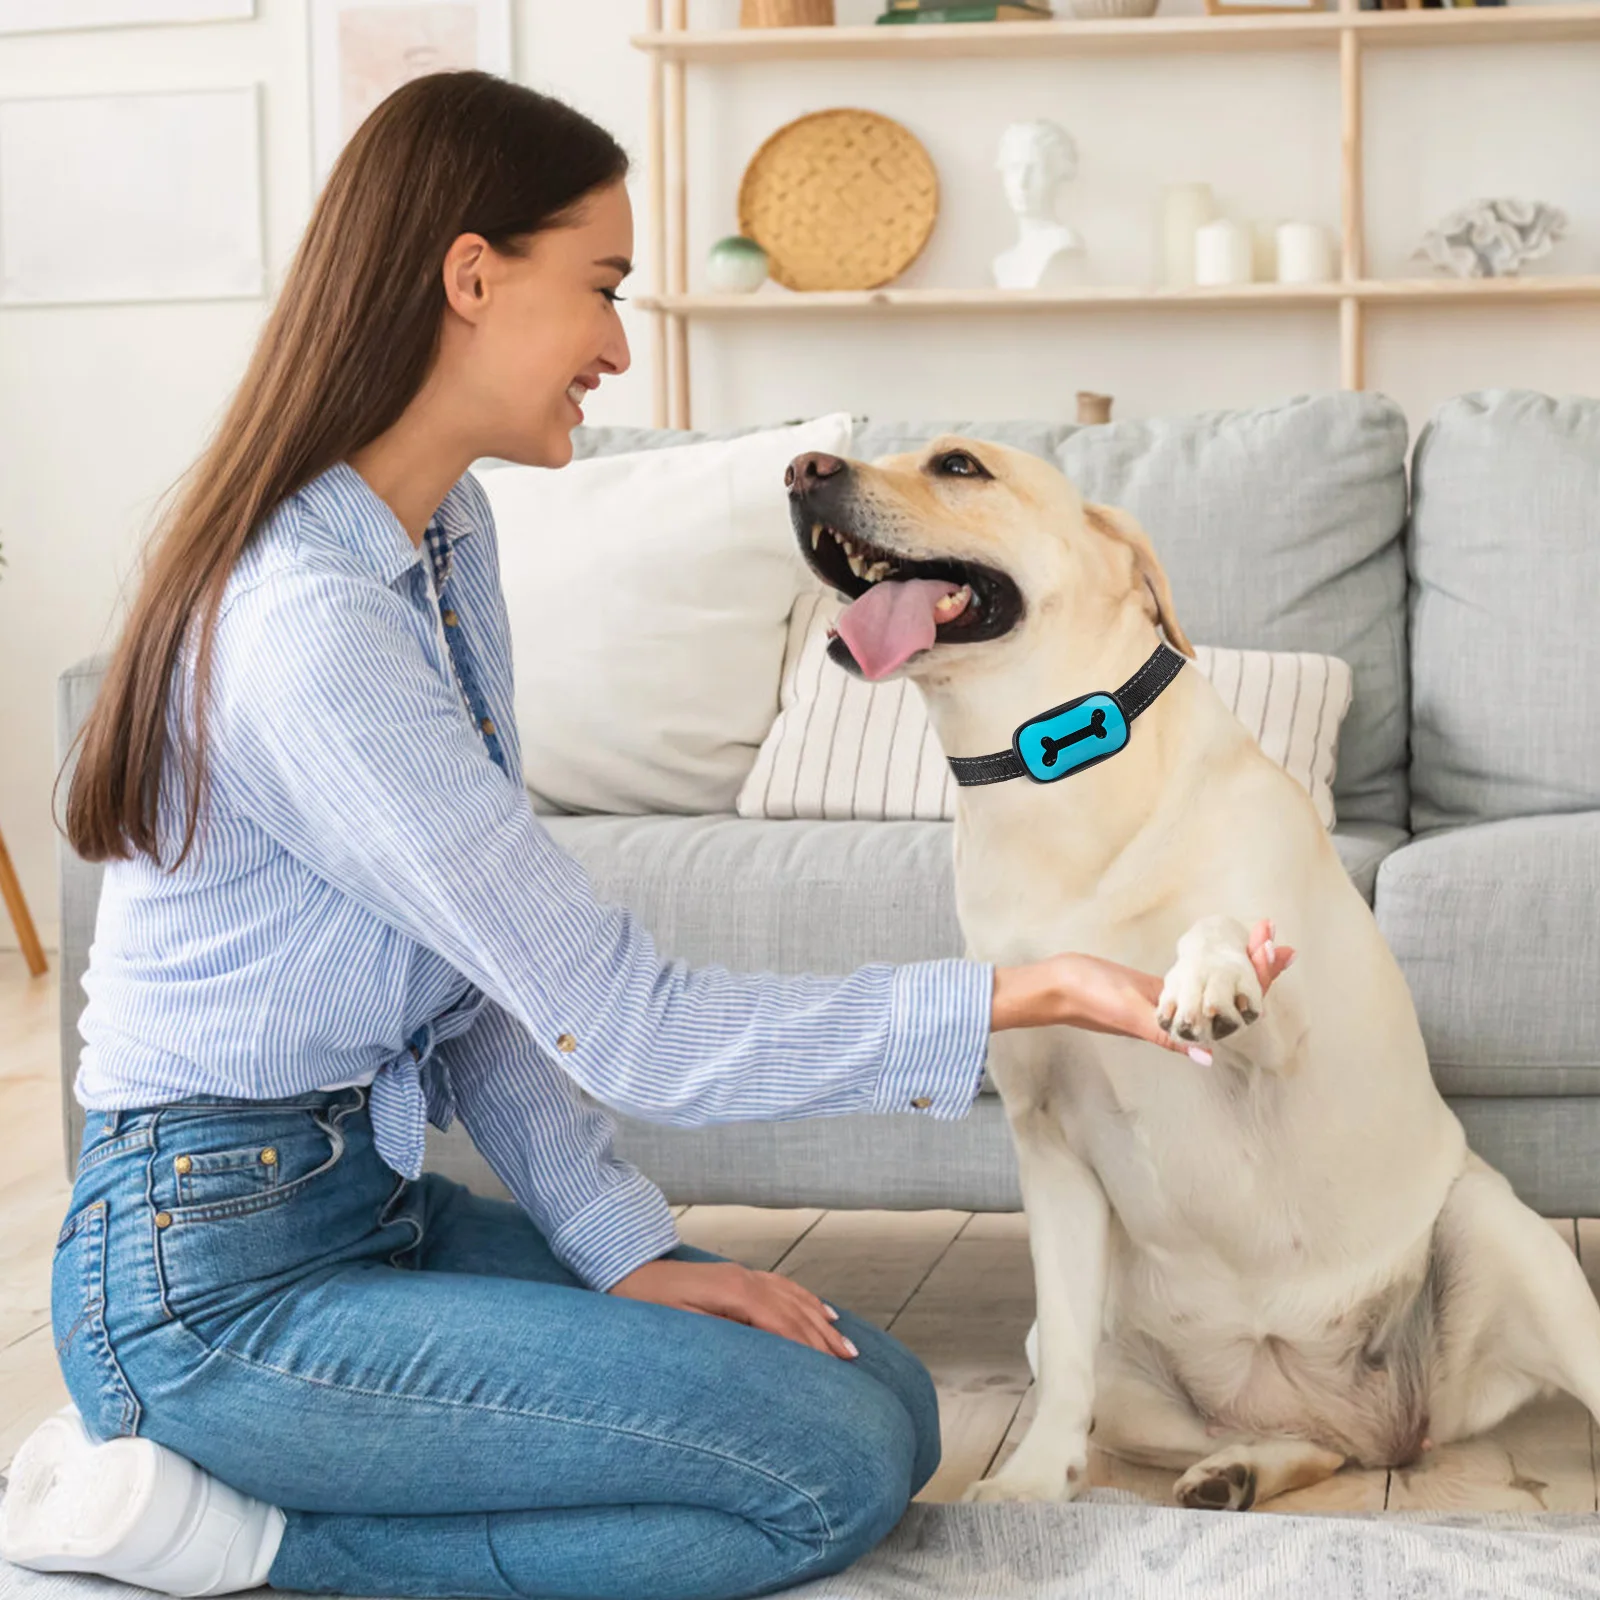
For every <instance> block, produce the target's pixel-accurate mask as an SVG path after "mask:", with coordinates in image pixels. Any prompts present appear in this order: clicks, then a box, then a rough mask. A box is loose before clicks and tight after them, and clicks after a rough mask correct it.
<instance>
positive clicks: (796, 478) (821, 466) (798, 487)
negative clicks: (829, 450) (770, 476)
mask: <svg viewBox="0 0 1600 1600" xmlns="http://www.w3.org/2000/svg"><path fill="white" fill-rule="evenodd" d="M845 466H846V463H845V462H844V461H842V460H841V459H840V458H839V457H838V456H830V455H825V454H824V453H823V452H822V451H821V450H808V451H806V453H805V454H804V455H803V456H796V457H795V458H794V460H793V461H791V462H790V463H789V465H788V466H787V467H785V468H784V470H783V482H784V487H785V488H787V489H788V491H789V493H790V494H792V495H799V494H804V493H805V492H806V490H807V489H809V488H811V487H813V485H815V484H816V483H818V482H819V481H820V480H821V479H823V478H831V477H833V476H834V475H835V474H836V473H840V472H843V471H844V469H845Z"/></svg>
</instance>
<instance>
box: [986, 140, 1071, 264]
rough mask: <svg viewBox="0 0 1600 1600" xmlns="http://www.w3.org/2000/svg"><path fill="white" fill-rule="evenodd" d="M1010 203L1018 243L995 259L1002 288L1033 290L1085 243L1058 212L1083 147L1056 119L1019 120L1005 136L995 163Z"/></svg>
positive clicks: (1007, 201) (1007, 200) (994, 262)
mask: <svg viewBox="0 0 1600 1600" xmlns="http://www.w3.org/2000/svg"><path fill="white" fill-rule="evenodd" d="M995 165H996V167H997V168H998V169H999V172H1000V177H1001V181H1002V182H1003V183H1004V185H1005V191H1006V203H1007V204H1008V205H1009V206H1010V207H1011V209H1012V210H1013V211H1014V212H1015V213H1016V216H1017V229H1018V232H1017V242H1016V243H1015V244H1014V245H1012V247H1011V248H1010V249H1009V250H1005V251H1002V252H1001V253H1000V254H999V255H997V256H996V257H995V258H994V261H993V262H992V263H991V265H992V268H993V271H994V281H995V282H996V283H997V284H998V285H999V286H1000V287H1001V288H1002V289H1034V288H1037V287H1038V286H1039V284H1040V283H1042V282H1043V281H1044V277H1045V274H1046V272H1047V271H1048V270H1049V268H1050V266H1051V264H1052V263H1053V262H1055V261H1056V260H1057V258H1058V257H1060V256H1063V255H1066V254H1068V253H1070V252H1075V251H1079V250H1081V249H1082V248H1083V241H1082V240H1081V239H1080V238H1079V237H1078V235H1077V234H1076V233H1074V232H1073V231H1072V229H1071V228H1069V227H1067V226H1066V224H1065V223H1063V222H1061V221H1060V220H1059V219H1058V218H1057V216H1056V196H1057V194H1058V193H1059V191H1060V189H1061V186H1062V185H1063V184H1064V183H1067V182H1068V181H1070V180H1071V179H1072V178H1074V177H1076V176H1077V172H1078V149H1077V146H1076V145H1075V144H1073V142H1072V135H1071V134H1070V133H1068V132H1067V130H1066V129H1065V128H1063V127H1061V126H1059V125H1058V124H1056V123H1054V122H1014V123H1013V124H1012V125H1011V126H1010V127H1009V128H1007V129H1006V131H1005V132H1004V133H1003V134H1002V135H1001V136H1000V153H999V156H998V158H997V159H996V162H995Z"/></svg>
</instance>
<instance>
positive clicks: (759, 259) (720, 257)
mask: <svg viewBox="0 0 1600 1600" xmlns="http://www.w3.org/2000/svg"><path fill="white" fill-rule="evenodd" d="M706 281H707V282H708V283H709V284H710V285H711V288H712V290H713V292H714V293H717V294H750V293H752V292H753V291H755V290H757V289H759V288H760V287H761V285H762V284H763V283H765V282H766V281H767V252H766V251H765V250H763V249H762V248H761V246H760V245H758V244H757V243H756V242H755V240H754V239H747V238H745V237H744V235H743V234H740V233H731V234H729V235H728V237H727V238H726V239H718V240H717V242H716V243H715V244H714V245H712V247H711V254H710V255H709V256H708V257H707V258H706Z"/></svg>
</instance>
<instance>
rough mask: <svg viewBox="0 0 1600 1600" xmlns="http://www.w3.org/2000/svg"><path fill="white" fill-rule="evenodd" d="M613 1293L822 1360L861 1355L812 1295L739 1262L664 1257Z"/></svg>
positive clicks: (636, 1272)
mask: <svg viewBox="0 0 1600 1600" xmlns="http://www.w3.org/2000/svg"><path fill="white" fill-rule="evenodd" d="M610 1292H611V1293H612V1294H616V1295H621V1296H623V1298H625V1299H628V1300H650V1301H654V1303H655V1304H656V1305H658V1306H676V1307H677V1309H678V1310H680V1311H697V1312H699V1313H700V1314H701V1315H702V1316H708V1317H726V1318H727V1319H728V1321H730V1322H743V1323H745V1324H746V1325H747V1326H749V1327H752V1328H764V1329H765V1330H766V1331H767V1332H768V1333H776V1334H781V1335H782V1336H783V1337H784V1338H785V1339H793V1340H794V1341H795V1343H796V1344H805V1345H810V1346H811V1348H812V1349H813V1350H820V1351H821V1352H822V1353H823V1354H824V1355H829V1356H841V1357H843V1358H844V1359H845V1360H849V1359H851V1358H852V1357H853V1356H855V1355H856V1354H857V1351H856V1347H855V1346H854V1345H853V1344H852V1343H851V1342H850V1341H849V1340H848V1339H847V1338H845V1336H844V1335H843V1334H842V1333H840V1332H839V1330H838V1329H837V1328H835V1327H834V1325H833V1320H834V1315H835V1313H834V1312H833V1311H832V1309H831V1308H830V1307H828V1306H826V1305H824V1304H823V1302H822V1301H820V1300H819V1299H818V1298H817V1297H816V1296H815V1295H814V1294H812V1292H811V1291H810V1290H809V1289H802V1288H801V1287H800V1285H799V1284H798V1283H794V1282H792V1281H791V1280H790V1279H788V1278H785V1277H782V1276H781V1275H780V1274H778V1273H776V1272H757V1271H756V1270H755V1269H754V1268H752V1267H743V1266H740V1265H739V1263H738V1262H736V1261H675V1260H674V1259H673V1258H672V1257H670V1256H662V1257H660V1258H659V1259H657V1260H655V1261H647V1262H645V1264H644V1265H643V1266H642V1267H635V1268H634V1270H633V1271H632V1272H630V1273H629V1274H628V1275H627V1277H625V1278H623V1279H621V1280H620V1281H618V1282H617V1283H614V1284H612V1286H611V1290H610Z"/></svg>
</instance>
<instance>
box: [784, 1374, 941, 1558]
mask: <svg viewBox="0 0 1600 1600" xmlns="http://www.w3.org/2000/svg"><path fill="white" fill-rule="evenodd" d="M849 1390H850V1392H848V1393H846V1394H843V1395H841V1401H840V1404H839V1406H838V1407H837V1408H836V1410H835V1411H834V1413H833V1415H832V1416H830V1417H829V1418H828V1419H827V1420H826V1423H825V1424H824V1426H823V1428H821V1429H819V1430H818V1444H817V1449H816V1452H815V1455H814V1456H813V1458H812V1459H810V1460H809V1461H804V1462H797V1463H796V1466H795V1474H794V1476H795V1480H796V1481H797V1482H798V1483H800V1484H804V1485H808V1486H809V1489H808V1492H809V1494H810V1497H811V1498H812V1499H813V1500H814V1501H815V1503H816V1506H817V1508H818V1510H819V1511H820V1513H821V1518H820V1520H821V1524H822V1527H821V1530H820V1532H821V1537H820V1539H819V1541H818V1548H817V1551H816V1554H815V1555H814V1557H813V1558H812V1563H811V1565H809V1566H808V1567H807V1569H806V1570H807V1573H808V1574H814V1575H817V1576H820V1575H822V1574H824V1573H829V1572H837V1571H840V1570H841V1569H842V1568H844V1567H847V1566H849V1565H850V1563H851V1562H853V1561H855V1560H857V1559H859V1558H860V1557H861V1556H863V1555H865V1554H866V1553H867V1551H869V1550H871V1549H873V1548H874V1547H875V1546H876V1545H878V1544H879V1543H880V1542H881V1541H882V1540H883V1539H884V1537H885V1536H886V1535H887V1534H888V1533H889V1531H890V1530H891V1529H892V1528H893V1527H894V1525H895V1524H896V1523H897V1522H898V1521H899V1520H900V1518H901V1517H902V1516H903V1515H904V1514H905V1509H906V1506H907V1505H908V1504H909V1503H910V1500H911V1497H912V1495H913V1494H914V1493H915V1492H916V1487H917V1485H916V1475H917V1472H918V1470H919V1467H920V1465H921V1462H922V1458H923V1449H924V1447H923V1444H922V1441H921V1439H920V1438H919V1434H918V1430H917V1427H916V1425H915V1423H914V1422H913V1421H912V1418H911V1415H910V1413H909V1412H908V1411H907V1410H906V1408H905V1406H903V1405H902V1404H901V1403H900V1401H899V1400H898V1399H897V1398H896V1397H895V1395H893V1394H892V1393H891V1392H890V1391H889V1390H888V1389H887V1388H885V1387H884V1386H883V1385H882V1384H880V1383H870V1384H851V1385H850V1386H849ZM935 1451H937V1445H935Z"/></svg>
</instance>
